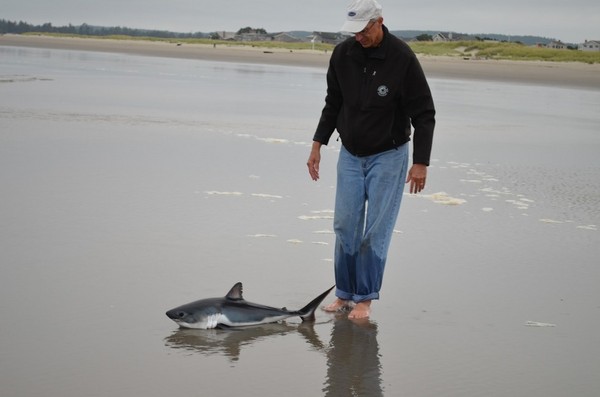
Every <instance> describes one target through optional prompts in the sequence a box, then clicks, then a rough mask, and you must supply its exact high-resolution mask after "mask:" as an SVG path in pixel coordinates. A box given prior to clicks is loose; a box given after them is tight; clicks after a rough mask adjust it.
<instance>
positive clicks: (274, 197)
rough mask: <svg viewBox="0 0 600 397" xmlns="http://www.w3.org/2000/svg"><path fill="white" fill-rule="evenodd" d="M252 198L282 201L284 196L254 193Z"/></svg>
mask: <svg viewBox="0 0 600 397" xmlns="http://www.w3.org/2000/svg"><path fill="white" fill-rule="evenodd" d="M251 196H252V197H260V198H270V199H282V198H283V196H278V195H275V194H266V193H252V194H251Z"/></svg>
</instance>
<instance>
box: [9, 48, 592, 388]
mask: <svg viewBox="0 0 600 397" xmlns="http://www.w3.org/2000/svg"><path fill="white" fill-rule="evenodd" d="M5 38H6V37H0V40H1V39H5ZM49 42H52V43H55V42H54V41H52V40H50V41H49ZM70 42H71V43H75V42H77V43H82V44H85V45H89V43H91V42H87V41H86V40H82V41H77V40H71V41H70ZM0 44H2V43H1V41H0ZM99 44H102V43H99ZM105 44H106V43H105ZM121 44H122V45H128V44H127V43H121ZM112 45H113V44H110V45H108V47H107V49H106V50H103V51H112V52H113V53H110V52H105V53H100V52H85V51H78V50H75V51H62V50H49V49H39V48H29V49H23V47H4V46H2V45H0V59H1V60H2V62H0V77H2V79H1V80H0V186H2V206H0V241H2V249H1V250H0V302H1V303H0V317H2V318H3V319H5V321H4V322H3V323H2V332H1V333H0V352H1V353H2V359H1V360H0V395H1V396H31V397H38V396H40V397H42V396H43V397H59V396H60V397H79V396H89V397H96V396H98V397H104V396H144V397H163V396H166V395H172V394H174V390H176V391H177V394H180V395H191V396H195V395H210V396H211V397H229V396H237V395H248V394H250V395H260V396H264V397H271V396H279V395H281V394H282V390H285V393H287V394H289V395H290V396H332V397H337V396H348V395H355V396H369V397H371V396H404V395H406V396H419V397H430V396H431V397H434V396H435V397H438V396H444V397H469V396H528V397H563V396H578V397H596V396H597V395H598V390H600V379H599V378H598V376H597V373H596V370H597V368H600V347H599V346H600V337H599V336H598V332H597V330H598V329H599V328H600V292H599V289H598V285H597V284H598V282H597V281H598V280H599V279H600V268H599V267H598V266H597V262H598V259H597V258H598V256H600V252H599V249H598V247H600V237H599V235H598V225H600V197H599V195H598V192H600V178H598V175H600V163H599V162H600V160H599V158H598V152H600V136H599V135H598V134H597V131H598V130H600V127H599V126H600V115H599V114H598V112H597V108H598V103H600V91H598V90H583V89H567V88H563V87H560V88H555V87H552V86H543V85H536V86H532V85H525V84H510V83H504V82H495V81H490V80H480V81H478V80H449V79H441V78H440V79H432V81H431V85H432V90H433V91H434V92H435V99H436V106H437V108H438V114H439V118H438V120H439V124H438V126H437V127H436V128H437V130H436V138H435V143H434V153H433V157H432V164H431V167H430V173H429V174H428V180H429V183H428V186H427V190H426V191H425V192H424V193H423V194H421V195H408V194H407V195H405V196H404V199H403V203H402V209H401V213H400V217H399V220H398V223H397V225H396V227H395V232H394V237H393V241H392V244H391V247H390V251H389V255H388V264H387V267H386V273H385V280H384V287H383V289H382V299H381V300H379V301H377V302H374V304H373V311H372V316H371V319H370V320H369V321H367V322H353V321H349V320H348V318H347V315H343V314H342V315H332V314H328V313H325V312H323V311H319V312H318V313H317V321H316V322H315V323H314V324H311V323H305V324H301V323H300V320H299V319H298V318H294V319H290V321H288V322H286V323H281V324H270V325H265V326H262V327H252V328H248V329H244V330H231V331H228V330H207V331H206V332H205V331H204V330H181V329H178V328H177V326H176V325H175V323H173V322H172V321H171V320H170V319H168V318H167V317H166V316H165V314H164V313H165V311H166V310H168V309H170V308H172V307H175V306H178V305H181V304H184V303H186V302H190V301H193V300H195V299H202V298H209V297H219V296H223V295H224V294H226V293H227V291H228V290H229V289H230V288H231V286H232V285H233V284H234V283H235V282H237V281H241V282H243V283H244V295H245V298H246V299H248V300H249V301H252V302H258V303H262V304H266V305H269V306H274V307H283V306H285V307H288V308H290V309H297V308H300V307H302V306H304V305H305V304H306V303H308V302H309V301H310V300H311V299H313V298H314V297H315V296H317V295H318V294H319V293H321V292H323V291H324V290H325V289H327V288H329V287H330V286H331V285H332V279H333V269H332V267H333V247H334V242H335V236H334V233H333V224H332V217H333V210H332V208H333V204H334V198H335V197H334V194H335V164H336V161H337V152H338V151H339V148H340V143H339V142H338V141H336V140H335V139H332V140H331V142H330V145H328V146H327V147H326V149H324V150H323V157H322V162H321V179H320V180H319V181H318V182H316V183H315V182H313V181H312V180H311V179H310V178H309V176H308V173H307V172H306V165H305V164H306V158H307V155H308V153H309V150H310V142H311V137H312V132H313V131H314V127H315V125H316V122H317V119H318V116H319V114H320V110H321V108H322V104H323V97H324V91H325V87H324V69H323V68H322V67H321V66H318V69H317V68H304V67H279V66H278V65H275V66H272V65H264V64H250V63H244V64H241V65H240V64H236V63H233V62H231V63H219V62H209V61H207V62H196V61H193V60H189V59H176V58H158V57H145V56H135V55H127V54H114V52H116V51H115V50H114V49H111V46H112ZM131 45H132V46H133V47H132V48H138V49H139V48H146V47H147V48H155V47H156V48H163V47H164V48H170V47H169V46H168V45H165V44H159V45H155V44H152V43H143V44H141V45H140V43H131ZM113 47H114V46H113ZM171 47H173V48H170V49H168V50H166V51H172V52H176V51H177V50H178V49H185V46H182V47H177V46H175V45H173V46H171ZM46 48H47V47H46ZM217 49H218V48H217ZM218 50H219V49H218ZM123 51H125V50H123ZM128 51H129V52H132V51H131V50H128ZM202 51H204V53H210V51H212V48H208V49H204V50H200V49H199V50H198V52H199V53H201V52H202ZM223 52H224V53H227V54H229V55H230V56H231V58H229V59H241V58H236V56H241V55H240V54H246V55H248V53H252V54H254V55H253V56H254V58H252V57H250V56H249V55H248V58H247V59H255V60H257V61H258V62H260V59H261V58H260V57H263V56H264V57H268V56H270V55H277V56H281V57H283V56H284V55H285V56H288V55H289V56H291V55H290V54H281V55H278V54H264V55H263V54H262V53H261V52H260V51H258V50H254V52H252V50H250V51H248V50H245V51H244V50H241V49H236V50H233V49H231V50H224V51H223ZM154 54H155V55H156V52H155V53H154ZM167 54H168V52H167ZM236 54H238V55H236ZM315 56H316V55H315ZM300 58H302V57H300ZM304 58H305V59H310V57H304ZM266 59H268V58H266ZM244 62H245V61H244ZM248 62H250V61H248ZM263 63H265V62H263ZM456 63H457V64H458V65H460V63H459V62H458V61H457V62H456ZM446 70H447V69H446ZM486 78H491V77H486ZM565 159H576V161H565ZM331 300H332V297H328V299H327V300H326V302H330V301H331ZM365 369H367V370H365ZM262 379H267V381H257V380H262ZM182 380H185V381H182ZM205 390H209V391H206V392H205Z"/></svg>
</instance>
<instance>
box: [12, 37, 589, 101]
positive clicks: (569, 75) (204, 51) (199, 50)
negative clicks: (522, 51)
mask: <svg viewBox="0 0 600 397" xmlns="http://www.w3.org/2000/svg"><path fill="white" fill-rule="evenodd" d="M179 44H180V43H177V42H176V41H175V40H174V41H173V42H172V43H168V42H150V41H137V40H112V39H92V38H86V39H81V38H65V37H49V36H21V35H4V36H0V45H5V46H19V47H35V48H49V49H65V50H77V51H100V52H112V53H126V54H133V55H145V56H157V57H170V58H182V59H201V60H211V61H222V62H238V63H258V64H273V65H287V66H308V67H317V68H326V67H327V63H328V61H329V56H330V52H323V51H312V50H294V51H291V50H287V49H272V48H268V49H267V48H259V47H247V46H235V45H231V46H224V45H217V46H211V45H203V44H181V45H179ZM419 59H420V61H421V64H422V65H423V68H424V69H425V72H426V73H427V75H428V76H430V77H438V78H452V79H476V80H492V81H508V82H517V83H526V84H534V85H551V86H557V87H574V88H585V89H594V90H596V89H600V65H597V64H594V65H589V64H584V63H575V62H542V61H497V60H474V59H469V60H465V59H462V58H460V57H456V58H452V57H439V56H419Z"/></svg>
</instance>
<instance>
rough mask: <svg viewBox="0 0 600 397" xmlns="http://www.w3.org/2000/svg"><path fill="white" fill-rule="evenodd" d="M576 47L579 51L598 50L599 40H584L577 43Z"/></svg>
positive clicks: (599, 48)
mask: <svg viewBox="0 0 600 397" xmlns="http://www.w3.org/2000/svg"><path fill="white" fill-rule="evenodd" d="M578 49H579V50H581V51H600V40H586V41H585V42H584V43H581V44H579V46H578Z"/></svg>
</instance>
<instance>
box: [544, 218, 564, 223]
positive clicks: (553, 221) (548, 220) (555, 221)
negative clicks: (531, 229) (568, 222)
mask: <svg viewBox="0 0 600 397" xmlns="http://www.w3.org/2000/svg"><path fill="white" fill-rule="evenodd" d="M540 222H544V223H555V224H558V223H564V222H563V221H557V220H555V219H548V218H543V219H540Z"/></svg>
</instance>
